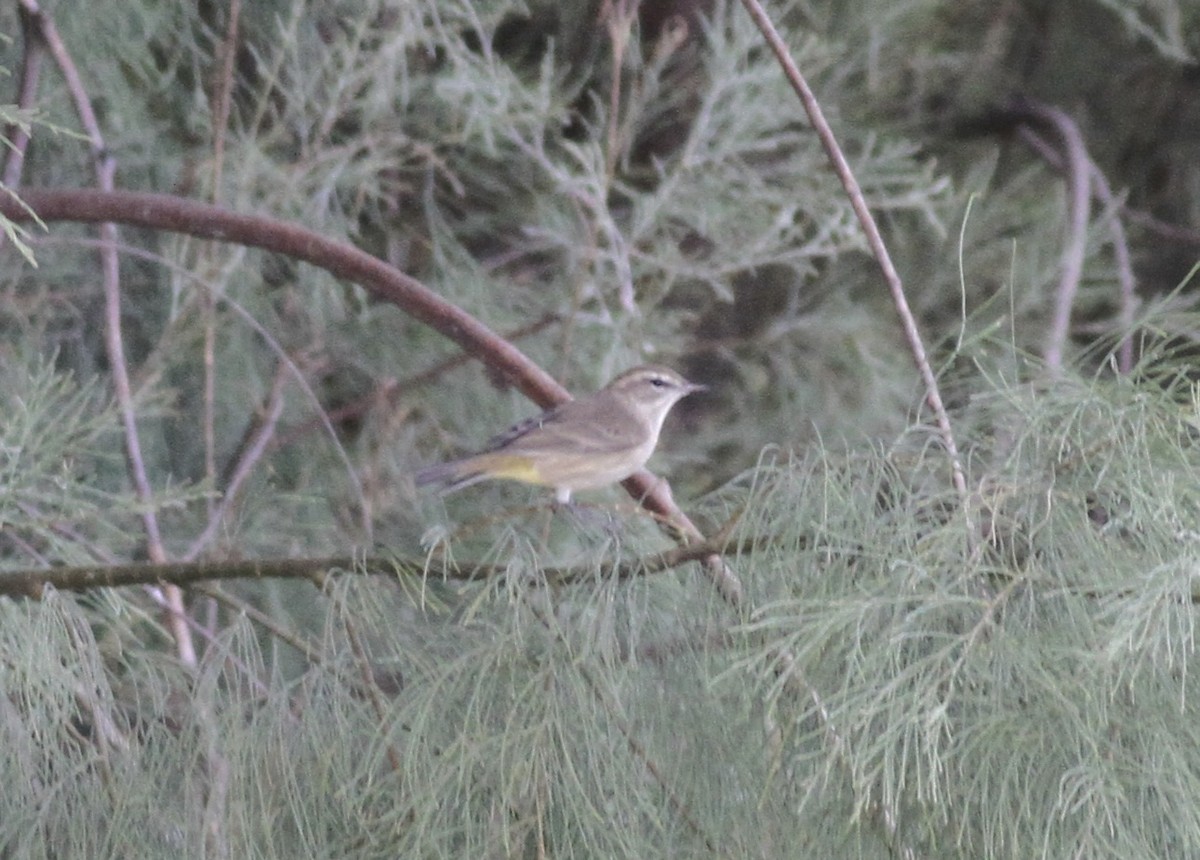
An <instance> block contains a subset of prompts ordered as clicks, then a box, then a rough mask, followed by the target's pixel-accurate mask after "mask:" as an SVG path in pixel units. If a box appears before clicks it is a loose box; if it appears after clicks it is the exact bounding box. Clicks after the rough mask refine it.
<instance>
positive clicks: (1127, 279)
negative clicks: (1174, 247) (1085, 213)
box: [1018, 124, 1138, 374]
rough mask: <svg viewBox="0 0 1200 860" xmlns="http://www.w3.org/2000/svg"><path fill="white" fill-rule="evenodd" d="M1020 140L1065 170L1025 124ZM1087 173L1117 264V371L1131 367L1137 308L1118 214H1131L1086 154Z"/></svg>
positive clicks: (1052, 150)
mask: <svg viewBox="0 0 1200 860" xmlns="http://www.w3.org/2000/svg"><path fill="white" fill-rule="evenodd" d="M1018 134H1019V135H1020V136H1021V139H1022V140H1023V141H1025V143H1026V144H1028V146H1029V147H1030V148H1031V149H1032V150H1033V151H1034V152H1036V153H1037V154H1038V155H1039V156H1041V157H1042V159H1043V160H1045V161H1046V163H1047V164H1049V165H1050V166H1051V167H1053V168H1054V169H1055V170H1065V169H1066V164H1065V163H1064V160H1063V158H1062V156H1061V155H1060V154H1059V152H1058V150H1056V149H1055V148H1054V147H1053V146H1051V145H1050V143H1049V142H1048V141H1047V140H1046V139H1045V138H1043V137H1042V136H1041V135H1040V134H1038V133H1037V132H1036V131H1034V130H1033V129H1032V128H1030V127H1029V126H1028V125H1024V124H1023V125H1021V127H1020V128H1019V129H1018ZM1087 159H1088V172H1089V175H1090V176H1091V181H1092V185H1091V188H1092V194H1093V195H1094V196H1095V198H1096V199H1097V200H1098V201H1100V203H1101V204H1103V206H1104V207H1105V209H1106V210H1107V211H1108V212H1109V222H1108V232H1109V236H1110V241H1111V242H1112V246H1113V262H1114V263H1115V264H1116V267H1117V284H1118V286H1119V289H1120V311H1119V312H1118V316H1117V325H1118V326H1119V327H1120V331H1121V332H1122V337H1121V343H1120V344H1119V345H1118V347H1117V369H1118V370H1119V371H1120V372H1121V373H1125V374H1127V373H1129V372H1130V371H1131V370H1133V337H1132V329H1133V319H1134V314H1135V312H1136V311H1137V306H1138V299H1137V278H1136V276H1135V275H1134V273H1133V261H1132V258H1131V256H1130V253H1129V240H1128V238H1127V237H1126V235H1125V225H1124V224H1122V222H1121V216H1122V215H1125V216H1128V217H1131V218H1132V217H1133V212H1132V210H1130V209H1129V208H1128V207H1127V206H1125V205H1124V204H1123V203H1122V202H1121V201H1119V200H1117V198H1116V196H1115V195H1114V194H1113V192H1112V188H1111V186H1109V184H1108V178H1107V177H1105V175H1104V173H1103V172H1101V170H1100V168H1099V166H1098V165H1097V164H1096V162H1095V161H1093V160H1092V157H1091V156H1090V155H1089V156H1087Z"/></svg>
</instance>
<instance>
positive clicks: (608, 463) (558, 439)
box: [415, 364, 705, 505]
mask: <svg viewBox="0 0 1200 860" xmlns="http://www.w3.org/2000/svg"><path fill="white" fill-rule="evenodd" d="M704 389H705V386H703V385H698V384H697V383H694V382H689V381H688V380H686V379H684V378H683V377H682V376H681V375H679V374H678V373H676V372H675V371H674V370H671V369H670V368H668V367H661V366H658V365H652V364H650V365H642V366H640V367H634V368H632V369H631V370H627V371H625V372H624V373H622V374H621V375H619V376H617V377H616V378H615V379H613V380H612V382H610V383H608V385H606V386H604V387H603V388H601V389H600V390H599V391H597V392H595V393H594V394H590V395H588V396H586V397H581V398H579V399H578V400H568V401H567V402H566V403H563V404H561V405H559V406H556V407H554V408H553V409H549V410H547V411H545V412H543V413H542V414H541V415H537V416H535V417H533V418H528V419H526V420H525V421H522V422H521V423H519V424H516V425H514V426H513V427H511V428H510V429H509V430H507V431H505V432H504V433H501V434H500V435H498V436H496V437H494V438H493V439H492V440H491V441H490V442H489V443H488V444H487V446H486V447H485V448H484V449H483V450H482V451H479V452H477V453H475V454H470V455H468V456H465V457H461V458H459V459H455V460H449V461H447V462H444V463H437V464H435V465H432V466H428V467H426V468H424V469H420V470H418V471H417V473H416V475H415V482H416V484H417V486H425V485H428V484H440V485H441V487H442V490H443V492H452V491H454V490H459V489H462V488H463V487H468V486H470V485H472V484H475V483H477V482H479V481H484V480H488V479H493V478H499V479H508V480H512V481H520V482H522V483H526V484H535V485H539V486H544V487H553V488H554V493H555V499H556V501H557V502H558V503H559V504H562V505H567V504H569V503H570V501H571V494H572V493H574V492H576V491H578V490H594V489H598V488H600V487H606V486H608V485H609V484H615V483H617V482H618V481H623V480H625V479H626V478H628V477H629V476H630V475H632V474H633V473H634V472H636V471H638V470H639V469H640V468H642V466H644V465H645V464H646V461H647V460H649V459H650V455H651V454H653V453H654V448H655V446H657V445H658V435H659V432H660V431H661V430H662V425H663V420H664V419H665V418H666V417H667V413H668V412H670V411H671V407H672V406H674V405H675V404H676V403H678V402H679V401H680V400H681V399H683V398H684V397H687V396H688V395H689V394H692V393H693V392H696V391H702V390H704Z"/></svg>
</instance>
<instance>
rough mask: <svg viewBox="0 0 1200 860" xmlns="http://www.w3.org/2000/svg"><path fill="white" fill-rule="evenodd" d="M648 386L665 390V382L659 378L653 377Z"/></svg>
mask: <svg viewBox="0 0 1200 860" xmlns="http://www.w3.org/2000/svg"><path fill="white" fill-rule="evenodd" d="M650 384H651V385H653V386H654V387H655V388H666V387H667V381H666V380H665V379H663V378H662V377H661V376H655V377H653V378H652V379H651V380H650Z"/></svg>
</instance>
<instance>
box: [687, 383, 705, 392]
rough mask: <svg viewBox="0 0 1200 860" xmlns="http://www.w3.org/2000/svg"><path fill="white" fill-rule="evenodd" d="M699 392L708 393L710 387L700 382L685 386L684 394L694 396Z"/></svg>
mask: <svg viewBox="0 0 1200 860" xmlns="http://www.w3.org/2000/svg"><path fill="white" fill-rule="evenodd" d="M697 391H708V386H707V385H701V384H700V383H699V382H689V383H688V384H687V385H685V386H684V394H694V393H695V392H697Z"/></svg>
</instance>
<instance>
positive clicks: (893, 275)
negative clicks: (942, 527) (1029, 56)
mask: <svg viewBox="0 0 1200 860" xmlns="http://www.w3.org/2000/svg"><path fill="white" fill-rule="evenodd" d="M742 5H743V6H745V7H746V11H747V12H749V13H750V17H751V18H753V19H754V23H755V24H757V25H758V29H759V30H760V31H761V32H762V34H763V37H764V38H765V39H766V40H767V43H768V44H769V45H770V46H771V50H772V51H773V52H774V53H775V57H776V59H778V60H779V64H780V65H781V66H782V67H783V71H784V74H785V75H786V76H787V79H788V81H789V82H790V83H791V85H792V89H794V90H795V91H796V95H798V96H799V97H800V101H801V102H802V103H803V104H804V110H805V112H806V113H807V114H808V118H809V121H810V122H812V124H813V129H814V130H815V131H816V133H817V137H819V138H820V140H821V145H822V146H823V147H824V148H825V154H826V155H827V156H829V160H830V161H831V162H832V163H833V169H834V172H835V173H837V175H838V179H839V180H841V183H842V187H843V188H844V189H845V191H846V196H847V197H848V198H849V200H850V206H851V207H852V208H853V209H854V214H855V215H856V216H857V217H858V222H859V224H860V225H861V226H862V229H863V233H864V234H865V235H866V238H867V245H868V246H870V248H871V253H872V254H873V255H874V256H875V260H876V262H878V263H879V268H880V269H881V270H882V271H883V279H884V280H885V281H886V282H887V285H888V290H889V291H890V292H891V294H892V302H893V303H894V304H895V306H896V312H897V314H898V315H899V317H900V324H901V326H902V327H903V328H904V336H905V338H906V339H907V340H908V348H909V350H910V351H911V352H912V356H913V359H914V361H915V362H916V365H917V371H918V372H919V373H920V374H921V381H922V382H923V383H924V385H925V402H926V403H928V404H929V408H930V409H932V410H933V415H934V419H935V420H936V421H937V426H938V432H939V433H940V435H941V437H942V445H943V446H945V449H946V453H947V454H948V455H949V457H950V468H951V470H952V471H953V481H954V488H955V489H956V490H957V491H958V494H959V497H960V498H961V499H962V500H963V501H964V503H965V502H966V500H967V479H966V475H965V473H964V472H963V467H962V460H961V458H960V457H959V454H958V444H957V443H956V442H955V441H954V428H953V426H952V425H951V424H950V415H949V413H947V412H946V407H945V405H944V404H943V403H942V395H941V390H940V389H939V388H938V381H937V376H935V375H934V372H933V368H932V367H931V366H930V364H929V357H928V355H927V354H926V352H925V345H924V343H923V342H922V340H921V332H920V330H919V329H918V328H917V321H916V317H914V316H913V313H912V309H911V308H910V307H909V306H908V298H907V297H906V296H905V294H904V284H903V282H902V281H901V280H900V275H899V273H898V272H897V271H896V267H895V265H894V264H893V263H892V257H891V255H890V254H889V253H888V249H887V245H886V244H884V241H883V236H882V234H880V232H879V227H878V226H877V225H876V223H875V218H874V217H873V216H872V215H871V209H870V207H869V206H868V205H867V201H866V198H865V197H864V196H863V192H862V188H861V187H859V184H858V180H857V179H855V177H854V173H853V171H852V170H851V169H850V164H849V162H847V161H846V156H845V155H844V154H843V153H842V150H841V147H840V146H838V142H837V138H835V137H834V135H833V129H831V128H830V127H829V123H828V122H826V121H825V114H824V112H823V111H822V110H821V105H820V103H819V102H818V101H817V97H816V96H815V95H814V94H813V91H812V89H811V88H810V87H809V86H808V81H806V80H805V79H804V76H803V75H802V74H801V73H800V68H799V67H798V66H797V65H796V61H795V60H793V59H792V55H791V53H790V52H789V50H788V47H787V43H786V42H784V41H783V38H782V37H781V36H780V35H779V32H778V31H777V30H776V29H775V25H774V24H773V23H772V22H771V18H770V16H768V15H767V12H766V10H765V9H763V7H762V5H761V4H760V3H759V2H758V0H742ZM969 532H970V530H969V529H968V533H969Z"/></svg>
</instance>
